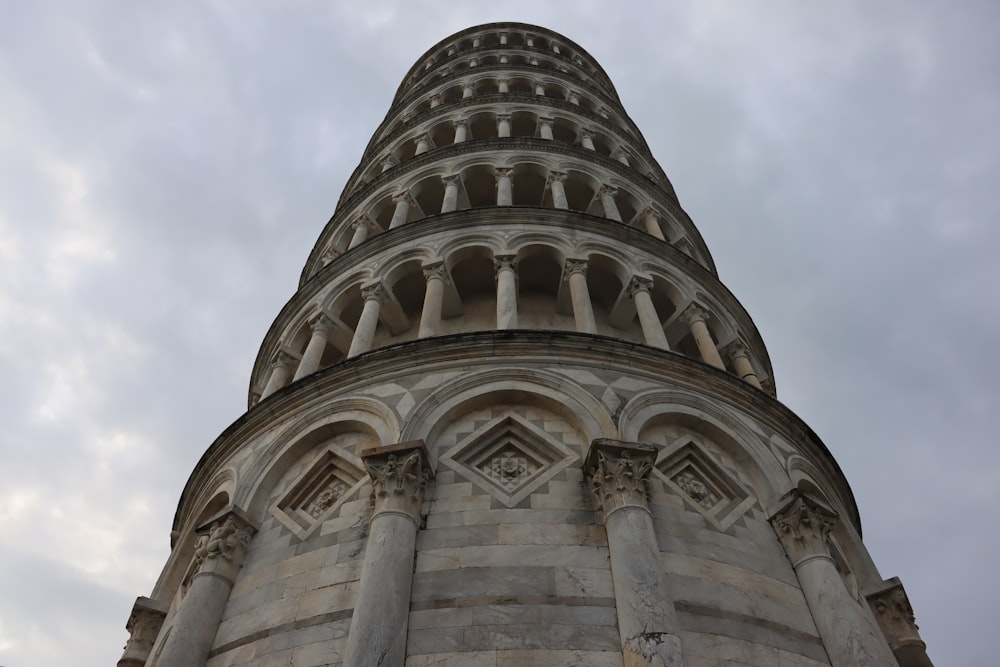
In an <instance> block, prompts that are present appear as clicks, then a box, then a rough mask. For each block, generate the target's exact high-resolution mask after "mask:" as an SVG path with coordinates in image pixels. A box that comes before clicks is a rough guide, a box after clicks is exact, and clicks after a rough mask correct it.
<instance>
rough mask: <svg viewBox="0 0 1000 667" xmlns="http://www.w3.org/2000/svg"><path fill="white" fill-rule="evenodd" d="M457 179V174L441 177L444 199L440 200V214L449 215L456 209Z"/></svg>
mask: <svg viewBox="0 0 1000 667" xmlns="http://www.w3.org/2000/svg"><path fill="white" fill-rule="evenodd" d="M459 178H460V176H459V175H458V174H452V175H451V176H442V177H441V182H442V183H444V198H443V199H442V200H441V212H442V213H450V212H451V211H454V210H455V209H457V208H458V183H459Z"/></svg>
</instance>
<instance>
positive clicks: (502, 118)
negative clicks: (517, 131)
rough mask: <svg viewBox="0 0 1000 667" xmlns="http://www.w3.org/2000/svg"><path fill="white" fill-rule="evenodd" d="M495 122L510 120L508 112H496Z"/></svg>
mask: <svg viewBox="0 0 1000 667" xmlns="http://www.w3.org/2000/svg"><path fill="white" fill-rule="evenodd" d="M497 122H498V123H503V122H508V123H509V122H510V114H509V113H498V114H497Z"/></svg>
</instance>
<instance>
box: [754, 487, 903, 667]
mask: <svg viewBox="0 0 1000 667" xmlns="http://www.w3.org/2000/svg"><path fill="white" fill-rule="evenodd" d="M837 518H838V517H837V513H836V512H835V511H834V510H833V509H831V508H829V507H827V506H826V505H825V504H823V503H822V502H820V501H819V500H817V499H816V498H813V497H811V496H809V495H807V494H805V493H803V492H801V491H799V490H797V489H796V490H792V491H791V492H790V493H787V494H785V496H784V497H783V498H782V499H781V506H780V507H779V509H778V511H777V512H775V513H774V515H773V516H772V517H771V523H772V524H773V526H774V530H775V531H776V532H777V533H778V539H779V540H780V541H781V545H782V546H783V547H784V548H785V552H786V553H787V554H788V559H789V560H790V561H791V562H792V567H793V568H794V569H795V575H796V576H797V577H798V580H799V585H800V586H801V587H802V593H803V594H804V595H805V598H806V604H808V606H809V611H810V612H811V613H812V617H813V621H815V623H816V629H817V630H818V631H819V636H820V639H822V640H823V646H824V647H825V648H826V654H827V656H829V658H830V664H831V665H832V666H833V667H858V665H893V664H895V663H896V659H895V657H893V655H892V651H891V650H890V649H889V645H888V644H887V643H886V641H885V639H884V638H883V637H882V636H881V635H882V633H881V632H879V629H878V627H877V626H875V622H874V621H873V620H872V619H871V618H869V617H868V616H867V614H865V612H864V610H863V609H862V607H861V605H859V604H858V601H857V600H855V599H854V598H853V597H852V596H851V594H850V593H849V592H848V590H847V586H845V585H844V580H843V578H842V577H841V576H840V572H838V571H837V566H836V564H835V563H834V561H833V558H832V557H831V556H830V551H829V545H828V537H829V534H830V530H831V529H832V528H833V525H834V523H835V522H836V521H837Z"/></svg>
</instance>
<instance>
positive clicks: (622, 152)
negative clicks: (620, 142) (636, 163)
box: [611, 148, 630, 160]
mask: <svg viewBox="0 0 1000 667" xmlns="http://www.w3.org/2000/svg"><path fill="white" fill-rule="evenodd" d="M611 157H613V158H614V159H616V160H621V159H622V158H625V159H626V160H627V159H629V157H630V155H629V154H628V151H627V150H625V149H624V148H619V149H618V150H616V151H615V152H614V153H612V154H611Z"/></svg>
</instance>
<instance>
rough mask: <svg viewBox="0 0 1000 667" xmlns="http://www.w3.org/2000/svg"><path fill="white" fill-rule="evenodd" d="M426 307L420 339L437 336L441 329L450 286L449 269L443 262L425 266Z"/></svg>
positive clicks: (424, 307)
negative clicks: (443, 308) (445, 295)
mask: <svg viewBox="0 0 1000 667" xmlns="http://www.w3.org/2000/svg"><path fill="white" fill-rule="evenodd" d="M421 268H422V269H423V272H424V280H426V281H427V286H426V287H425V288H424V306H423V308H422V309H421V311H420V329H419V332H418V333H417V337H418V338H427V337H428V336H436V335H437V334H438V331H439V330H440V328H441V306H442V304H443V303H444V288H445V287H446V286H447V284H448V280H449V279H448V269H447V268H445V265H444V262H443V261H440V260H439V261H437V262H432V263H429V264H424V265H423V266H422V267H421Z"/></svg>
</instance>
